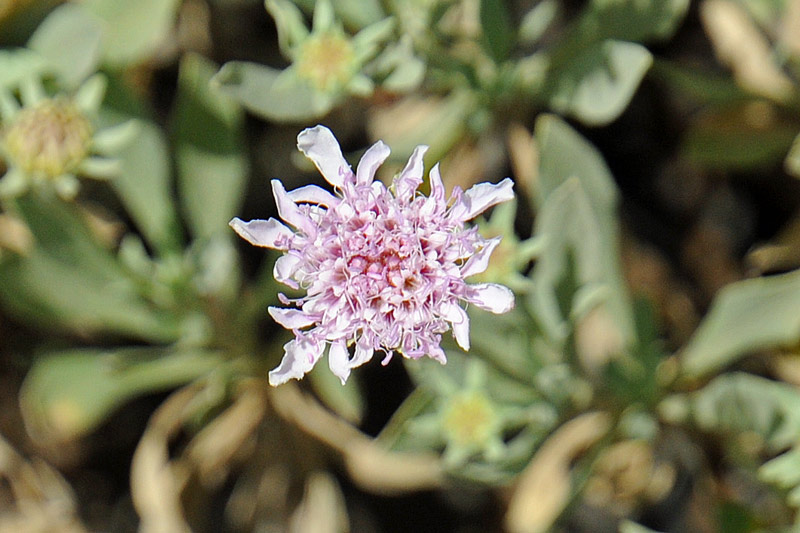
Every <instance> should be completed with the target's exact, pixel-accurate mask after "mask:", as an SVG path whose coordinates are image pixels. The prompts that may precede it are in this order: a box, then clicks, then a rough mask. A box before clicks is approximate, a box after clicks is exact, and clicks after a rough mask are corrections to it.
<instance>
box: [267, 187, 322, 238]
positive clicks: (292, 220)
mask: <svg viewBox="0 0 800 533" xmlns="http://www.w3.org/2000/svg"><path fill="white" fill-rule="evenodd" d="M272 194H273V195H274V196H275V204H276V205H277V206H278V215H279V216H280V217H281V218H282V219H283V220H285V221H286V222H288V223H289V224H291V225H292V226H294V227H295V228H297V229H299V230H301V231H303V232H304V233H305V234H306V235H308V236H309V237H311V238H312V239H313V238H314V236H315V235H316V234H317V228H316V226H315V225H314V222H313V221H312V220H311V219H310V218H308V217H307V216H306V215H304V214H303V213H302V212H301V211H300V209H299V208H298V207H297V204H296V203H294V201H293V200H292V199H291V198H290V197H289V194H288V193H287V192H286V189H284V188H283V183H281V182H280V180H272Z"/></svg>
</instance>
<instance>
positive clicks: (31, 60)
mask: <svg viewBox="0 0 800 533" xmlns="http://www.w3.org/2000/svg"><path fill="white" fill-rule="evenodd" d="M46 70H47V61H46V60H45V59H44V58H43V57H42V56H41V55H40V54H38V53H37V52H33V51H31V50H28V49H26V48H18V49H14V50H0V87H7V88H11V89H15V88H16V87H17V86H18V85H19V83H20V82H21V81H22V80H24V79H27V78H32V77H36V76H40V75H41V74H42V73H43V72H45V71H46Z"/></svg>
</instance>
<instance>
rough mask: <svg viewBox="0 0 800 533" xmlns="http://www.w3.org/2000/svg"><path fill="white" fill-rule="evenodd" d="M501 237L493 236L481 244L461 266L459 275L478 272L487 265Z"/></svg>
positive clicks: (464, 276) (463, 275) (469, 274)
mask: <svg viewBox="0 0 800 533" xmlns="http://www.w3.org/2000/svg"><path fill="white" fill-rule="evenodd" d="M501 240H502V237H495V238H493V239H489V241H488V242H487V243H486V244H484V245H483V248H481V249H480V250H479V251H478V252H477V253H476V254H475V255H473V256H472V257H470V258H469V259H468V260H467V262H466V263H465V264H464V266H463V267H461V277H463V278H466V277H469V276H472V275H475V274H480V273H481V272H483V271H484V270H486V267H488V266H489V258H490V257H491V255H492V252H493V251H494V249H495V248H497V245H498V244H500V241H501Z"/></svg>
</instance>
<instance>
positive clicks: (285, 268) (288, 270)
mask: <svg viewBox="0 0 800 533" xmlns="http://www.w3.org/2000/svg"><path fill="white" fill-rule="evenodd" d="M301 263H302V260H301V259H300V258H299V257H297V256H296V255H294V254H286V255H282V256H280V257H279V258H278V260H277V261H275V266H274V267H273V269H272V275H273V276H274V277H275V279H276V280H277V281H279V282H280V283H283V284H284V285H288V286H289V287H291V288H293V289H297V288H299V285H298V284H297V282H296V281H294V280H293V279H292V276H293V275H294V273H295V272H297V269H298V268H299V267H300V264H301Z"/></svg>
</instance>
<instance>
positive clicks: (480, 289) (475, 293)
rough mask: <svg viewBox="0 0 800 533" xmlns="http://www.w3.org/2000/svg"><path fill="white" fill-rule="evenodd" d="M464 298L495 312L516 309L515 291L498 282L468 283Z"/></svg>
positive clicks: (499, 312)
mask: <svg viewBox="0 0 800 533" xmlns="http://www.w3.org/2000/svg"><path fill="white" fill-rule="evenodd" d="M464 299H465V300H466V301H468V302H469V303H472V304H475V305H477V306H478V307H480V308H481V309H485V310H486V311H490V312H492V313H495V314H501V313H507V312H508V311H511V310H512V309H514V293H513V292H511V289H509V288H508V287H506V286H503V285H498V284H497V283H477V284H475V285H468V286H467V294H466V297H465V298H464Z"/></svg>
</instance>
